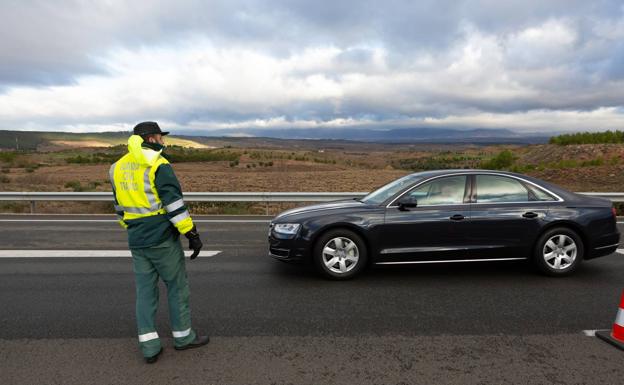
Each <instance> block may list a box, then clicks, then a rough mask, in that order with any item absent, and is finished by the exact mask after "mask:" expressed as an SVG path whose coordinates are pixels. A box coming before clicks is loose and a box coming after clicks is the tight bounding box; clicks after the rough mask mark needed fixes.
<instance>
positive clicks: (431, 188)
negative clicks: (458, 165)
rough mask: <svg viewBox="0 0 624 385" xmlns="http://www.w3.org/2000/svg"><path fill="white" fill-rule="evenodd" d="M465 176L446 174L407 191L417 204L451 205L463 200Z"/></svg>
mask: <svg viewBox="0 0 624 385" xmlns="http://www.w3.org/2000/svg"><path fill="white" fill-rule="evenodd" d="M465 188H466V176H465V175H458V176H448V177H444V178H438V179H434V180H432V181H431V182H426V183H423V184H422V185H420V186H418V187H416V188H415V189H413V190H412V191H410V192H409V193H408V196H409V197H411V198H414V199H416V201H417V202H418V206H434V205H452V204H461V203H463V202H464V190H465Z"/></svg>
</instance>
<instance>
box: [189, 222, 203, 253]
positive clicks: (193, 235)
mask: <svg viewBox="0 0 624 385" xmlns="http://www.w3.org/2000/svg"><path fill="white" fill-rule="evenodd" d="M184 236H185V237H186V238H188V240H189V249H191V250H193V254H192V255H191V259H195V258H197V256H198V255H199V251H200V250H201V248H202V247H203V246H204V244H203V243H202V241H201V239H199V233H198V232H197V227H195V226H193V228H192V229H191V230H189V231H188V232H186V233H185V234H184Z"/></svg>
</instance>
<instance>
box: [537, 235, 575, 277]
mask: <svg viewBox="0 0 624 385" xmlns="http://www.w3.org/2000/svg"><path fill="white" fill-rule="evenodd" d="M577 251H578V248H577V246H576V242H574V239H572V238H571V237H569V236H567V235H565V234H556V235H554V236H552V237H550V238H549V239H548V241H546V243H545V244H544V248H543V250H542V255H543V257H544V261H545V262H546V264H547V265H548V267H550V268H551V269H554V270H565V269H567V268H568V267H570V266H571V265H572V264H573V263H574V260H575V259H576V254H577Z"/></svg>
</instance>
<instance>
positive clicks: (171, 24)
mask: <svg viewBox="0 0 624 385" xmlns="http://www.w3.org/2000/svg"><path fill="white" fill-rule="evenodd" d="M0 36H2V39H0V129H19V130H63V131H102V130H126V129H130V128H131V127H132V126H133V125H134V124H135V123H136V122H138V121H141V120H157V121H159V122H160V123H161V126H163V127H166V128H167V129H186V130H198V132H199V131H200V130H203V129H230V130H232V133H236V132H237V130H241V129H244V128H250V127H262V128H285V129H292V128H315V127H319V128H333V127H341V128H345V127H354V128H362V129H372V128H380V127H381V128H390V127H450V128H510V129H514V130H518V131H522V132H544V131H549V132H555V131H578V130H604V129H624V4H623V2H622V1H621V0H619V1H615V0H614V1H601V0H592V1H588V0H581V1H577V0H538V1H534V0H521V1H515V0H506V1H500V0H480V1H445V0H428V1H418V0H413V1H408V0H403V1H399V0H385V1H366V0H347V1H341V0H333V1H320V0H319V1H297V0H273V1H263V0H247V1H234V0H228V1H199V0H197V1H194V0H176V1H164V0H160V1H158V0H152V1H140V0H134V1H122V0H106V1H87V0H74V1H66V0H55V1H46V0H40V1H31V0H2V1H1V2H0Z"/></svg>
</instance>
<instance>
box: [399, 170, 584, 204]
mask: <svg viewBox="0 0 624 385" xmlns="http://www.w3.org/2000/svg"><path fill="white" fill-rule="evenodd" d="M454 174H500V175H508V176H512V177H517V178H521V179H524V180H527V181H529V182H533V183H535V184H537V185H539V186H542V187H544V188H546V189H548V190H550V191H552V192H554V193H555V194H557V195H559V196H562V197H563V198H564V199H566V200H570V199H575V200H576V199H579V198H581V197H582V196H580V195H579V194H575V193H573V192H571V191H568V190H566V189H564V188H562V187H559V186H557V185H555V184H552V183H549V182H546V181H544V180H541V179H538V178H534V177H532V176H528V175H524V174H519V173H516V172H510V171H500V170H485V169H448V170H431V171H422V172H416V173H413V174H411V175H414V176H419V177H421V178H423V179H428V178H432V177H436V176H442V175H454ZM583 198H585V197H583Z"/></svg>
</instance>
